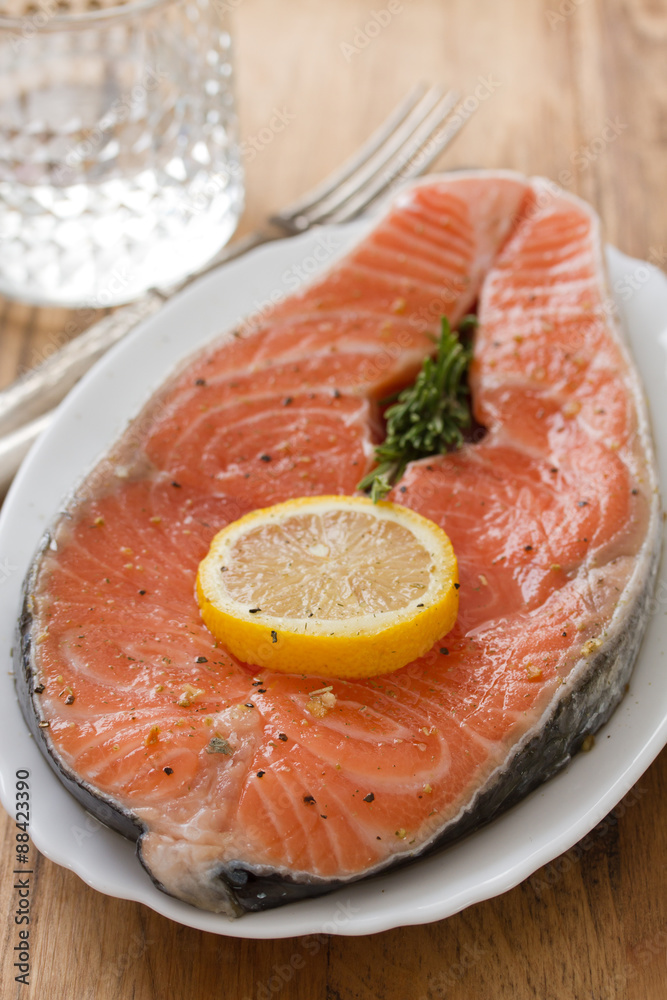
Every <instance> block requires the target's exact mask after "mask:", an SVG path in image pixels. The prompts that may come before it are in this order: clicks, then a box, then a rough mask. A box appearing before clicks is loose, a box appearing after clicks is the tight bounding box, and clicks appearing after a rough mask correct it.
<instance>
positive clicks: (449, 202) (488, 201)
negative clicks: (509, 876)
mask: <svg viewBox="0 0 667 1000" xmlns="http://www.w3.org/2000/svg"><path fill="white" fill-rule="evenodd" d="M471 310H475V311H476V313H477V319H478V326H477V328H476V330H475V333H474V343H473V360H472V364H471V367H470V373H469V387H470V400H471V407H472V413H473V416H474V420H475V431H474V433H472V434H471V435H469V439H468V440H466V442H465V443H464V444H463V446H462V447H460V448H459V449H458V450H454V451H450V452H448V453H446V454H439V455H434V456H432V457H428V458H424V459H420V460H418V461H414V462H411V463H410V464H409V465H408V466H407V469H406V470H405V473H404V475H403V476H402V478H401V479H400V480H399V481H398V482H397V483H396V485H395V486H394V487H393V490H392V492H391V493H390V495H389V497H388V499H389V500H393V501H395V502H397V503H399V504H401V505H403V506H404V507H408V508H411V509H412V510H413V511H415V512H417V513H418V514H421V515H423V516H425V517H427V518H429V519H430V520H431V521H433V522H435V524H436V525H438V526H439V527H441V528H442V529H444V531H445V532H446V533H447V535H448V536H449V538H450V539H451V542H452V544H453V546H454V550H455V552H456V555H457V559H458V567H459V579H460V585H459V614H458V619H457V621H456V624H455V626H454V628H453V630H452V631H451V632H450V633H449V634H448V635H447V636H445V637H443V638H442V639H440V640H439V641H438V642H436V643H435V645H434V646H433V648H432V649H431V650H430V651H428V652H427V653H426V654H425V655H423V656H422V657H421V658H419V659H418V660H415V661H413V662H411V663H409V664H408V665H407V666H405V667H403V668H401V669H399V670H396V671H395V672H393V673H386V674H381V675H378V676H375V677H369V678H366V679H360V680H355V679H346V680H343V679H339V678H326V677H322V676H308V675H304V674H303V673H302V672H300V671H299V669H298V668H296V667H295V672H294V673H276V672H271V671H270V670H268V669H265V668H260V667H258V666H257V665H254V664H252V663H243V662H239V661H238V660H236V659H235V658H234V656H232V655H231V654H230V653H229V652H228V651H227V650H226V649H225V647H224V642H220V641H216V640H215V638H214V636H213V635H212V634H211V633H210V632H209V631H208V629H207V628H206V626H205V625H204V623H203V621H202V619H201V616H200V611H199V607H198V604H197V600H196V596H195V578H196V574H197V568H198V565H199V563H200V561H201V560H202V559H203V558H204V556H205V555H206V553H207V552H208V549H209V546H210V544H211V541H212V539H213V537H214V536H215V534H216V533H217V532H219V531H220V530H221V529H222V528H224V527H225V526H226V525H227V524H230V523H231V522H233V521H235V520H237V519H238V518H240V517H242V516H243V515H244V514H247V513H248V512H250V511H253V510H256V509H258V508H262V507H266V506H268V505H273V504H278V503H282V502H285V501H287V500H290V499H291V498H296V497H307V496H320V495H326V496H333V495H340V494H343V495H352V494H355V493H356V492H358V490H357V484H358V483H359V482H360V480H361V479H362V478H363V477H364V476H365V475H366V474H367V473H368V472H369V471H370V470H371V469H372V468H373V465H374V449H375V446H376V445H377V444H378V443H379V442H380V441H381V440H382V438H383V406H382V402H381V401H382V400H383V399H384V398H385V397H386V396H387V395H388V394H390V393H393V392H395V391H397V390H398V389H400V388H402V387H404V386H405V385H407V384H409V383H410V382H411V381H412V380H413V379H414V378H415V376H416V374H417V373H418V372H419V370H420V369H421V366H422V363H423V361H424V359H425V358H426V357H427V356H429V355H432V354H433V352H434V350H435V340H436V339H437V335H438V333H439V330H440V324H441V319H442V317H443V316H444V317H447V318H448V319H449V321H450V323H451V324H452V326H455V325H456V324H457V323H458V322H459V321H460V320H461V318H462V317H463V316H464V315H465V314H466V313H469V312H470V311H471ZM195 321H196V320H195ZM656 483H657V478H656V472H655V462H654V458H653V453H652V445H651V440H650V434H649V428H648V422H647V416H646V412H645V407H644V401H643V396H642V390H641V387H640V385H639V381H638V377H637V375H636V373H635V370H634V367H633V364H632V362H631V360H630V358H629V356H628V353H627V351H626V349H625V347H624V344H623V341H622V339H621V337H620V335H619V332H618V329H617V321H616V318H615V312H614V309H613V307H612V305H611V299H610V296H609V292H608V290H607V286H606V280H605V272H604V264H603V250H602V244H601V240H600V234H599V224H598V220H597V217H596V216H595V214H594V212H593V211H592V210H591V208H590V207H588V206H587V205H586V204H585V203H583V202H582V201H580V200H578V199H577V198H575V197H573V196H571V195H569V194H566V193H565V192H563V191H562V190H561V189H559V188H557V187H556V186H555V185H553V184H552V183H550V182H549V181H546V180H543V179H539V178H538V179H532V180H530V179H526V178H524V177H522V176H520V175H517V174H513V173H510V172H505V171H495V172H490V171H479V172H477V171H475V172H465V173H460V174H455V175H449V176H440V177H433V178H430V179H428V180H426V181H422V182H419V183H417V184H414V185H411V186H409V187H406V188H404V189H402V190H401V191H400V192H399V193H398V195H397V196H396V197H395V198H394V200H393V202H392V203H391V205H390V206H389V207H388V209H387V210H386V211H385V212H384V214H383V215H382V216H381V217H380V218H379V219H378V220H376V222H375V224H374V227H373V228H372V230H370V231H369V232H367V234H366V235H365V236H364V237H363V238H362V239H361V240H360V241H359V242H358V243H357V244H356V246H354V247H353V249H352V250H350V251H348V252H347V254H346V255H345V256H344V257H341V258H339V259H337V260H336V261H335V262H334V263H333V264H332V265H331V266H330V267H329V269H328V270H327V271H326V273H323V275H322V276H319V277H317V278H316V279H315V280H313V281H311V283H310V284H309V285H307V286H304V287H302V288H301V289H300V290H299V291H297V292H296V293H294V294H293V295H291V296H290V297H289V298H285V299H283V300H282V301H281V302H279V303H278V304H276V305H274V306H273V307H272V308H271V310H270V311H266V312H263V313H261V314H258V315H257V316H255V317H251V318H250V320H248V321H245V322H244V323H243V325H242V326H241V327H240V328H238V329H236V330H233V331H231V332H230V333H227V334H225V335H224V336H222V337H221V338H219V339H218V340H217V341H216V342H215V343H213V344H211V345H209V346H208V347H207V348H206V349H205V350H203V351H201V352H199V353H197V354H196V355H195V356H193V357H190V358H189V359H188V360H187V361H186V362H185V363H184V364H182V365H181V367H180V368H179V370H178V371H177V372H176V373H175V374H173V375H172V376H170V378H169V379H168V381H167V382H166V383H165V384H164V385H163V386H162V387H161V388H160V390H159V391H158V392H157V393H156V394H154V396H153V397H152V398H151V399H150V400H149V401H148V403H147V404H146V406H145V408H144V409H143V410H142V412H141V413H139V414H138V415H137V416H136V417H135V418H134V420H133V421H132V423H131V424H130V425H129V427H128V428H127V430H126V431H125V432H124V434H123V436H122V437H121V438H120V439H119V440H118V441H117V442H116V443H115V444H114V445H113V447H112V448H111V449H110V450H109V451H108V452H107V454H105V455H104V457H103V458H102V459H100V460H99V462H98V464H97V466H96V467H95V468H94V469H93V470H92V472H90V473H89V474H88V475H87V477H86V478H85V479H84V481H83V482H82V483H80V484H79V486H78V487H77V488H76V489H75V490H74V492H73V494H72V495H71V496H70V497H69V498H68V499H67V500H66V501H65V502H64V505H63V508H62V512H61V513H60V514H59V515H58V516H57V518H56V519H55V521H54V522H53V524H52V525H51V527H50V529H49V530H48V532H47V534H46V536H45V538H44V539H43V541H42V544H41V546H40V548H39V551H38V553H37V555H36V556H35V559H34V561H33V564H32V566H31V569H30V572H29V575H28V578H27V579H26V582H25V596H24V604H23V607H22V610H21V614H20V620H19V633H20V641H19V642H18V643H17V645H16V653H15V655H16V656H17V657H18V661H19V662H17V667H16V676H17V686H18V692H19V699H20V703H21V706H22V711H23V713H24V715H25V718H26V720H27V723H28V725H29V727H30V729H31V731H32V733H33V734H34V736H35V738H36V740H37V741H38V744H39V746H40V749H41V750H42V752H43V753H44V754H45V756H46V758H47V760H48V761H49V763H50V764H51V766H52V767H53V769H54V770H55V772H56V773H57V775H58V777H59V778H60V780H61V781H62V782H63V783H64V785H65V786H66V787H67V788H68V789H69V791H70V792H71V793H72V794H73V795H75V796H76V798H77V799H78V800H79V801H80V802H81V803H82V804H83V805H84V806H85V808H86V809H88V810H89V811H90V812H91V813H93V814H94V815H95V816H96V817H98V818H99V819H100V820H102V821H103V822H104V823H105V824H107V825H108V826H109V827H112V828H113V829H115V830H117V831H119V832H120V833H122V834H124V835H125V836H126V837H129V838H132V839H134V840H136V842H137V853H138V857H139V859H140V861H141V863H142V864H143V866H144V867H145V869H146V871H147V872H148V874H149V875H150V877H151V878H152V879H153V881H154V882H155V884H156V885H157V886H158V888H160V889H161V890H163V891H164V892H166V893H168V894H170V895H172V896H175V897H177V898H179V899H182V900H185V901H187V902H188V903H191V904H193V905H194V906H197V907H201V908H203V909H206V910H210V911H214V912H219V913H223V914H226V915H227V916H229V917H235V916H240V915H242V914H243V913H244V912H247V911H257V910H263V909H267V908H269V907H274V906H278V905H281V904H285V903H288V902H290V901H293V900H298V899H300V898H304V897H307V896H313V895H317V894H321V893H324V892H328V891H330V890H332V889H336V888H339V887H341V886H343V885H345V884H347V883H350V882H351V881H354V880H358V879H361V878H365V877H368V876H372V875H374V874H376V873H379V872H384V871H386V870H387V869H389V868H391V867H392V866H396V865H400V864H404V863H406V862H408V861H410V860H412V859H414V858H416V857H418V856H420V855H423V854H425V853H427V852H431V851H434V850H436V849H439V848H441V847H442V846H443V845H445V844H447V843H450V842H452V841H453V840H455V839H457V838H459V837H461V836H462V835H464V834H466V833H468V832H469V831H472V830H473V829H475V828H477V827H479V826H480V825H481V824H484V823H487V822H488V821H490V820H491V819H493V817H494V816H496V815H498V813H499V812H500V811H501V810H504V809H506V808H508V807H509V806H511V805H512V804H513V803H515V802H517V801H518V800H519V799H520V798H521V797H523V796H524V795H526V794H527V793H528V792H529V791H531V790H532V789H534V788H535V787H536V786H537V785H538V784H540V783H541V782H543V781H544V780H546V779H548V778H549V777H550V776H551V775H553V774H554V773H556V772H557V771H558V770H559V769H560V768H562V767H563V766H564V765H565V764H567V762H568V761H569V760H570V759H571V757H572V755H573V754H574V753H576V752H577V751H578V750H580V749H581V747H582V745H584V746H586V745H588V743H590V741H591V734H593V733H595V732H596V730H597V729H598V728H599V727H600V726H601V725H602V724H603V723H604V722H605V721H606V720H607V719H608V718H609V716H610V714H611V713H612V711H613V710H614V708H615V706H616V705H617V704H618V702H619V701H620V699H621V698H622V696H623V694H624V691H625V689H626V687H627V684H628V680H629V677H630V673H631V670H632V666H633V662H634V660H635V657H636V654H637V652H638V649H639V644H640V641H641V638H642V633H643V631H644V627H645V624H646V621H647V619H648V609H647V605H648V602H649V599H650V596H651V593H652V588H653V583H654V578H655V573H656V568H657V561H658V556H659V535H658V521H659V497H658V492H657V485H656ZM323 687H324V688H326V689H327V690H328V691H330V692H331V694H332V696H333V697H330V698H329V699H328V700H327V701H326V703H321V705H320V709H319V711H317V712H313V711H312V698H313V696H314V695H317V692H318V691H321V690H322V688H323Z"/></svg>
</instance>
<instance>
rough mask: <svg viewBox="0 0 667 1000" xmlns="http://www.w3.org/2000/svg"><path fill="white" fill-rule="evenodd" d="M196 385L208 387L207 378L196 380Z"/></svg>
mask: <svg viewBox="0 0 667 1000" xmlns="http://www.w3.org/2000/svg"><path fill="white" fill-rule="evenodd" d="M195 385H206V379H205V378H196V379H195Z"/></svg>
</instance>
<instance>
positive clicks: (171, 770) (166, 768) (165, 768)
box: [162, 767, 174, 774]
mask: <svg viewBox="0 0 667 1000" xmlns="http://www.w3.org/2000/svg"><path fill="white" fill-rule="evenodd" d="M162 770H163V771H164V773H165V774H173V773H174V769H173V767H163V768H162Z"/></svg>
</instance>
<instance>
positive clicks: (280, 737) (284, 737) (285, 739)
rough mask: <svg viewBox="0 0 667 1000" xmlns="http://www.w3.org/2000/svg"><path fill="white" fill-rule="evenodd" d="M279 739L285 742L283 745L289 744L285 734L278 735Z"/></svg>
mask: <svg viewBox="0 0 667 1000" xmlns="http://www.w3.org/2000/svg"><path fill="white" fill-rule="evenodd" d="M278 739H279V740H282V741H283V743H286V742H287V737H286V736H285V734H284V733H278Z"/></svg>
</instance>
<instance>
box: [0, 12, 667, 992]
mask: <svg viewBox="0 0 667 1000" xmlns="http://www.w3.org/2000/svg"><path fill="white" fill-rule="evenodd" d="M228 6H229V7H232V8H235V21H236V32H237V65H238V94H239V100H240V108H241V114H242V131H243V134H244V137H246V138H248V139H249V138H250V137H253V136H258V135H259V133H260V131H261V130H262V129H263V128H264V127H265V126H266V124H267V123H268V121H269V120H270V119H271V116H272V115H273V114H274V109H276V108H277V109H280V110H281V111H283V112H286V114H285V115H284V117H285V118H288V119H289V121H288V123H287V124H286V126H285V128H284V129H283V131H281V132H277V133H276V134H275V136H274V137H273V138H272V139H271V141H270V142H265V143H263V144H260V148H259V151H258V152H256V153H255V155H249V156H248V157H247V158H246V168H247V192H248V209H247V212H246V215H245V218H244V221H243V225H242V228H241V230H240V232H243V231H246V230H248V229H250V228H252V227H253V226H254V225H255V224H257V223H258V222H259V221H260V220H261V219H262V218H263V217H264V216H265V215H266V214H267V213H268V212H269V210H270V209H273V208H275V207H278V206H280V205H281V204H283V203H284V202H286V201H287V200H289V199H291V198H293V197H295V196H296V195H298V194H299V193H300V192H302V191H303V190H305V189H306V188H307V187H308V186H309V185H311V184H312V183H314V182H315V181H316V180H317V179H318V178H319V177H321V176H323V175H324V174H325V173H326V172H327V171H328V170H329V169H330V168H331V167H333V166H334V165H336V164H337V163H338V162H339V161H340V160H341V159H342V158H343V156H344V155H345V154H347V153H348V152H349V151H351V150H353V149H354V148H355V147H356V146H357V145H358V144H359V143H360V142H361V140H362V139H363V138H364V137H365V136H366V135H367V133H368V132H369V130H370V129H371V128H372V127H374V126H375V124H376V123H378V122H379V121H380V120H381V119H382V117H383V116H384V115H385V114H386V113H387V112H388V111H389V109H390V108H392V107H393V105H394V104H395V103H396V102H397V101H398V100H399V99H400V98H401V97H402V95H403V94H404V93H405V92H406V91H407V90H408V89H409V87H410V86H411V85H412V84H414V83H415V82H416V81H417V80H418V79H427V80H432V81H444V82H446V83H450V82H451V83H455V84H456V85H457V86H458V87H459V88H460V89H461V91H462V93H463V94H466V95H467V94H473V93H474V92H475V88H476V87H477V86H478V84H479V83H480V82H481V81H486V84H487V87H486V90H487V91H488V96H487V97H486V98H485V99H484V100H482V101H481V103H480V107H479V110H478V112H477V114H476V116H475V118H474V121H473V122H472V123H471V124H470V125H469V126H468V127H467V128H466V130H465V131H464V133H463V134H462V135H461V136H460V137H459V139H458V141H457V142H456V144H455V146H454V148H453V149H452V150H451V152H449V153H448V154H447V155H446V158H445V160H444V162H445V163H446V164H447V165H451V166H459V165H481V166H486V167H511V168H515V169H517V170H520V171H524V172H526V173H529V174H535V173H540V174H546V175H548V176H550V177H552V178H555V179H560V180H561V182H562V183H564V185H565V186H566V187H568V188H569V189H570V190H572V191H575V192H576V193H578V194H580V195H583V197H585V198H587V199H589V200H590V201H591V202H592V203H593V204H594V205H595V206H596V207H597V209H598V210H599V211H600V213H601V215H602V218H603V220H604V223H605V226H606V233H607V236H608V238H609V239H610V240H611V241H612V242H613V243H615V244H616V245H618V246H619V247H621V248H622V249H623V250H625V251H627V252H628V253H631V254H634V255H636V256H639V257H643V258H646V257H649V256H652V258H653V259H654V260H657V261H658V262H659V261H661V260H662V261H663V262H664V261H665V260H667V198H665V197H664V194H663V192H664V185H665V178H667V152H666V151H667V75H666V74H665V72H664V65H665V55H664V52H665V42H666V41H667V8H666V7H665V6H664V5H660V4H659V3H658V2H655V0H654V2H651V0H608V2H607V3H605V4H604V5H602V4H600V3H594V2H593V0H539V2H538V0H505V3H502V4H499V3H496V2H495V0H477V2H476V3H474V4H472V3H464V2H463V0H460V2H457V0H412V2H409V0H402V4H401V5H400V10H399V9H396V4H392V9H393V10H394V13H392V14H391V16H390V17H389V19H388V23H386V25H385V26H384V27H383V28H382V30H380V31H379V33H378V34H377V36H376V37H374V38H372V39H371V40H367V41H366V42H365V41H364V37H365V36H366V38H367V36H368V33H366V32H365V30H364V26H365V25H366V24H367V23H368V22H369V20H370V19H371V18H372V11H373V10H375V11H379V10H383V11H384V10H387V9H388V8H387V5H386V3H385V0H377V4H370V3H368V2H365V0H336V2H335V3H332V2H331V0H289V2H287V0H283V2H282V3H280V4H278V3H275V2H272V0H230V2H229V5H228ZM381 20H383V21H385V22H386V21H387V16H381ZM372 33H373V34H375V31H374V29H373V31H372ZM262 135H263V136H264V137H266V133H265V132H264V133H262ZM0 315H1V317H2V318H1V324H2V340H1V341H0V380H1V381H2V382H8V381H10V380H11V379H12V378H13V377H14V376H15V374H16V373H17V372H18V371H20V370H21V369H23V368H25V367H26V366H29V365H30V364H33V363H35V362H36V361H38V360H39V359H40V358H41V357H43V356H44V355H45V353H47V352H49V351H50V350H51V349H53V347H54V346H58V345H59V344H61V343H63V342H64V340H66V339H67V337H68V336H71V335H73V334H75V333H76V332H78V331H79V330H81V329H84V328H85V326H86V325H87V324H89V323H90V322H91V320H92V319H93V316H92V315H91V314H68V313H67V312H65V311H63V310H56V309H51V310H46V309H34V308H32V307H29V306H25V305H20V304H17V303H0ZM14 832H15V831H14V826H13V823H12V822H11V821H10V820H9V819H7V818H6V817H4V814H3V821H2V827H1V835H2V837H3V848H4V850H3V854H2V879H1V880H0V895H1V899H2V910H3V912H4V913H5V914H7V916H6V919H5V923H4V926H3V927H2V928H1V929H0V930H1V933H2V934H3V935H4V945H5V946H4V951H3V961H4V966H3V970H2V976H3V979H2V984H3V993H2V995H3V996H7V997H10V996H12V997H13V996H20V995H23V996H28V995H29V993H30V995H32V996H33V997H35V998H39V1000H51V998H54V1000H55V998H58V1000H60V998H63V997H67V998H70V997H76V1000H88V998H93V997H95V998H97V1000H116V998H119V1000H120V998H122V1000H128V998H130V997H133V998H134V1000H151V998H153V997H155V998H160V1000H162V998H165V1000H167V998H169V1000H181V998H182V1000H185V998H191V997H192V998H197V1000H209V998H213V997H216V998H218V997H220V998H223V997H224V998H225V1000H242V998H253V1000H255V998H258V1000H259V998H264V1000H266V998H268V997H278V998H280V1000H287V998H289V1000H314V998H319V997H322V998H326V1000H356V998H359V1000H407V998H414V1000H417V998H419V1000H440V998H444V997H447V998H452V1000H462V998H466V1000H467V998H473V997H474V998H476V1000H477V998H480V1000H485V998H493V1000H505V998H507V1000H510V998H511V1000H528V998H533V997H538V998H541V1000H547V998H548V1000H571V998H577V1000H583V998H587V1000H588V998H590V1000H615V998H624V1000H625V998H629V1000H632V998H637V1000H663V998H664V997H665V996H667V898H666V893H665V890H666V888H667V756H665V755H664V754H663V755H662V756H661V757H660V758H659V759H658V760H657V761H656V762H655V763H654V764H653V765H652V767H651V768H650V769H649V770H648V771H647V773H646V774H645V775H644V776H643V777H642V778H641V780H640V781H639V783H638V785H637V786H636V787H635V789H633V791H632V792H631V793H630V795H629V796H628V797H627V799H626V800H625V802H624V803H622V804H621V806H620V807H619V808H618V809H617V810H615V812H614V813H612V814H611V816H610V817H608V818H607V820H605V821H604V822H603V823H602V824H601V825H600V827H598V828H597V829H596V830H595V831H593V832H592V833H591V834H590V835H589V836H588V838H586V840H585V841H584V842H582V844H581V845H579V846H578V847H577V848H574V849H573V850H571V851H569V852H568V853H567V854H565V855H564V856H563V857H561V858H560V859H558V860H557V861H555V862H554V863H553V864H551V865H548V866H547V867H546V868H544V869H542V870H540V871H538V872H537V873H536V874H535V875H534V876H533V877H532V878H530V879H528V881H526V882H524V883H523V884H522V885H520V886H518V887H517V888H516V889H514V890H513V891H511V892H509V893H506V894H505V895H504V896H502V897H500V898H498V899H493V900H490V901H488V902H485V903H482V904H479V905H477V906H474V907H471V908H470V909H468V910H466V911H465V912H463V913H461V914H459V915H458V916H455V917H452V918H451V919H449V920H445V921H442V922H440V923H437V924H431V925H428V926H423V927H414V928H409V929H399V930H394V931H390V932H388V933H384V934H379V935H376V936H373V937H364V938H343V937H335V936H332V937H330V938H326V939H321V940H320V939H316V938H310V939H307V940H305V941H304V940H297V939H293V940H282V941H266V942H262V943H257V942H253V941H242V940H235V939H232V938H224V937H217V936H214V935H212V934H204V933H200V932H198V931H193V930H189V929H187V928H184V927H181V926H179V925H176V924H173V923H171V922H170V921H168V920H166V919H164V918H162V917H160V916H158V915H156V914H155V913H153V912H152V911H150V910H148V909H146V908H145V907H143V906H140V905H138V904H135V903H129V902H122V901H120V900H116V899H110V898H107V897H106V896H102V895H100V894H99V893H97V892H95V891H93V890H92V889H89V888H87V887H86V886H85V885H84V884H83V883H82V882H81V881H80V880H79V879H78V878H77V877H76V876H75V875H73V874H71V873H70V872H67V871H64V870H63V869H61V868H58V867H56V866H55V865H53V864H51V863H49V862H48V861H46V859H44V858H39V857H37V861H36V875H35V882H34V898H33V916H34V923H33V927H32V934H31V941H32V950H33V955H32V985H31V987H30V988H27V987H24V986H20V985H18V984H16V983H15V982H14V980H13V976H14V972H13V970H12V964H11V963H12V961H13V959H12V957H11V955H12V951H11V949H12V947H13V945H14V944H15V927H14V924H13V921H12V916H11V911H12V910H13V907H14V906H15V899H14V893H13V890H12V888H11V886H12V875H11V869H12V867H13V865H12V863H11V861H12V853H11V851H10V848H11V847H12V846H13V842H14V841H13V837H14ZM33 854H34V855H35V856H36V854H37V852H36V851H33ZM294 956H296V958H295V960H294V962H293V963H292V964H293V967H294V968H295V971H294V972H293V975H291V977H288V974H287V973H285V971H284V969H285V968H288V967H289V966H290V961H291V960H292V959H293V957H294ZM299 956H300V957H299ZM281 968H282V969H283V973H282V978H281V976H280V969H281Z"/></svg>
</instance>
